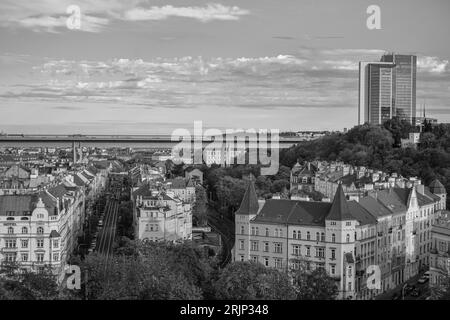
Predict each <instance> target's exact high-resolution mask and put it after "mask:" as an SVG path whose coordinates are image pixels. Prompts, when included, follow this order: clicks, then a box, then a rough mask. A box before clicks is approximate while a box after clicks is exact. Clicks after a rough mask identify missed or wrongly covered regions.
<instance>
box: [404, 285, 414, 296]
mask: <svg viewBox="0 0 450 320" xmlns="http://www.w3.org/2000/svg"><path fill="white" fill-rule="evenodd" d="M415 289H416V287H415V286H412V285H407V286H406V287H405V296H407V295H409V294H411V292H413V291H414V290H415Z"/></svg>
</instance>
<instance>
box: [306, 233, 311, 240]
mask: <svg viewBox="0 0 450 320" xmlns="http://www.w3.org/2000/svg"><path fill="white" fill-rule="evenodd" d="M306 240H311V234H310V233H309V231H307V232H306Z"/></svg>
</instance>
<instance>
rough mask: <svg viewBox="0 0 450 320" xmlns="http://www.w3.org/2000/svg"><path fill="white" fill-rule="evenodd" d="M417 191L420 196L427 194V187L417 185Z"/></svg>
mask: <svg viewBox="0 0 450 320" xmlns="http://www.w3.org/2000/svg"><path fill="white" fill-rule="evenodd" d="M416 191H417V192H418V193H420V194H424V193H425V186H424V185H423V184H418V185H416Z"/></svg>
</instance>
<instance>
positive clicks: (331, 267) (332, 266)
mask: <svg viewBox="0 0 450 320" xmlns="http://www.w3.org/2000/svg"><path fill="white" fill-rule="evenodd" d="M330 273H331V274H332V275H335V274H336V266H335V265H334V264H332V265H330Z"/></svg>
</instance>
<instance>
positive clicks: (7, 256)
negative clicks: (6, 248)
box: [5, 253, 16, 262]
mask: <svg viewBox="0 0 450 320" xmlns="http://www.w3.org/2000/svg"><path fill="white" fill-rule="evenodd" d="M5 260H6V261H7V262H14V261H16V254H15V253H5Z"/></svg>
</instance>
